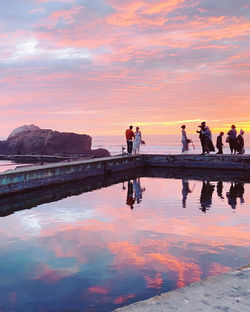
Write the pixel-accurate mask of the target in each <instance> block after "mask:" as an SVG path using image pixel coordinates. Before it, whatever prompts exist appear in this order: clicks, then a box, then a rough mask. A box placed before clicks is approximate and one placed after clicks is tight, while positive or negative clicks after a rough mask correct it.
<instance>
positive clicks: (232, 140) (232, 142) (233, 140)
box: [227, 125, 237, 154]
mask: <svg viewBox="0 0 250 312" xmlns="http://www.w3.org/2000/svg"><path fill="white" fill-rule="evenodd" d="M227 135H228V141H229V142H228V143H229V147H230V151H231V154H236V152H237V131H236V127H235V125H232V126H231V130H229V131H228V133H227Z"/></svg>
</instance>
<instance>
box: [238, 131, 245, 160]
mask: <svg viewBox="0 0 250 312" xmlns="http://www.w3.org/2000/svg"><path fill="white" fill-rule="evenodd" d="M243 135H244V131H243V130H242V129H240V134H239V135H238V136H237V151H238V154H244V153H245V148H244V137H243Z"/></svg>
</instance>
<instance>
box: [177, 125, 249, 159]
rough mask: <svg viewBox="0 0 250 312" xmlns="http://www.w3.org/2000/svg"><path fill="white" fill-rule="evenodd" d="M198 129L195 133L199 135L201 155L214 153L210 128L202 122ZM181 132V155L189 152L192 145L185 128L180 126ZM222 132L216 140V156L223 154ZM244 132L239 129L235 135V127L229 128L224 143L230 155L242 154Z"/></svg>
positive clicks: (243, 151) (243, 149)
mask: <svg viewBox="0 0 250 312" xmlns="http://www.w3.org/2000/svg"><path fill="white" fill-rule="evenodd" d="M198 127H199V128H200V129H199V130H197V131H196V132H197V133H198V134H199V139H200V142H201V147H202V155H205V154H210V152H215V148H214V144H213V142H212V132H211V130H210V128H209V127H208V126H207V125H206V122H205V121H203V122H202V123H201V124H200V125H199V126H198ZM181 129H182V130H181V131H182V139H181V142H182V153H185V152H186V151H188V150H189V143H192V140H190V139H188V138H187V134H186V126H185V125H182V126H181ZM223 135H224V132H222V131H221V132H220V134H219V135H218V137H217V140H216V148H217V149H218V152H217V154H223V145H224V144H223V140H222V137H223ZM243 135H244V131H243V130H242V129H241V130H240V133H239V134H238V135H237V130H236V127H235V125H232V126H231V129H230V130H229V131H228V133H227V138H226V143H229V147H230V151H231V154H236V153H237V154H244V153H245V148H244V137H243Z"/></svg>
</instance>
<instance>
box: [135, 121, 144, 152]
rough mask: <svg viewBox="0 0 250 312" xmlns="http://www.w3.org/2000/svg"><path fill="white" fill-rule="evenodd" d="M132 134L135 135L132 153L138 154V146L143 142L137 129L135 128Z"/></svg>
mask: <svg viewBox="0 0 250 312" xmlns="http://www.w3.org/2000/svg"><path fill="white" fill-rule="evenodd" d="M134 134H135V139H134V142H133V153H134V154H139V152H140V146H141V144H143V143H144V141H142V137H141V131H139V127H136V131H135V132H134Z"/></svg>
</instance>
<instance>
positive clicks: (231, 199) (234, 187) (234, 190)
mask: <svg viewBox="0 0 250 312" xmlns="http://www.w3.org/2000/svg"><path fill="white" fill-rule="evenodd" d="M226 195H227V199H228V204H229V205H230V206H231V207H232V209H235V208H236V206H237V198H239V199H240V203H241V204H243V203H244V197H243V195H244V184H243V182H231V186H230V189H229V192H227V194H226Z"/></svg>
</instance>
